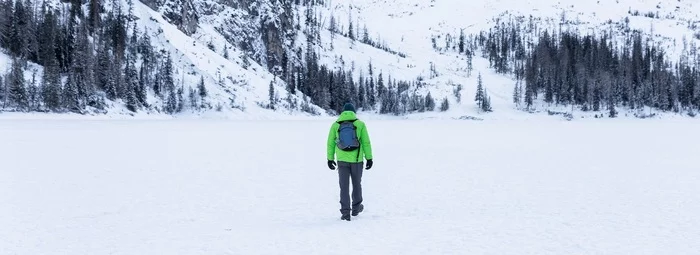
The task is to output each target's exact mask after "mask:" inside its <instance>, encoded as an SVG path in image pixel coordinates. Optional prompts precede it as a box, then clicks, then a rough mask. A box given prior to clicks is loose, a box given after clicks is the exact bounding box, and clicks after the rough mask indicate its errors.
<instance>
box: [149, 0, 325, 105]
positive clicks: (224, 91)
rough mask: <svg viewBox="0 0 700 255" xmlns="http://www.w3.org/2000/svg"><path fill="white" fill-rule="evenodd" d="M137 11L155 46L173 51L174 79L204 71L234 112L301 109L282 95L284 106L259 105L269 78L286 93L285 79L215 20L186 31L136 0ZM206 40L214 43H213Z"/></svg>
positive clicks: (188, 81) (191, 81)
mask: <svg viewBox="0 0 700 255" xmlns="http://www.w3.org/2000/svg"><path fill="white" fill-rule="evenodd" d="M135 15H136V16H138V17H139V20H138V21H137V23H138V24H139V25H140V26H141V29H142V31H143V30H145V29H148V31H152V36H153V37H154V38H155V39H154V43H155V44H156V46H157V48H161V49H164V50H166V51H170V52H171V54H172V56H173V59H174V65H175V69H176V70H177V71H175V75H174V76H175V77H174V78H175V80H176V81H183V82H182V83H183V84H184V85H185V86H188V85H189V86H196V84H197V83H198V82H199V79H200V76H204V78H205V83H206V85H207V88H208V90H209V91H210V93H211V94H212V99H211V100H212V103H213V104H214V106H215V107H218V106H219V105H221V106H222V107H221V109H224V110H223V111H226V112H229V113H230V114H233V115H236V114H241V113H242V114H245V115H252V116H256V117H259V118H270V117H279V115H284V114H289V113H291V112H296V113H294V114H303V113H300V112H299V111H294V110H293V109H290V108H292V107H290V106H289V105H287V101H285V100H281V101H280V104H282V107H279V108H281V109H289V110H288V111H281V112H273V111H269V110H267V109H265V108H264V107H261V105H267V104H268V102H269V99H268V98H269V97H268V95H269V85H270V83H272V84H274V87H275V91H277V95H278V97H280V98H282V99H284V98H286V97H287V95H286V94H285V93H286V92H285V83H284V82H283V81H281V80H280V79H279V78H278V77H275V75H273V74H272V73H270V72H269V71H268V70H267V67H264V66H261V65H260V64H258V63H257V62H255V61H253V60H250V59H246V58H248V57H247V54H245V53H243V51H242V50H241V49H240V48H239V47H233V46H232V45H230V44H228V43H227V40H226V39H225V38H224V36H223V35H222V34H221V33H219V32H218V31H216V29H215V27H214V25H212V24H208V23H207V22H204V21H200V23H199V24H198V26H197V29H196V32H194V33H193V34H192V35H191V36H188V35H187V34H186V33H185V32H183V31H182V30H181V29H178V26H176V25H173V24H171V23H169V22H168V21H167V20H166V19H165V16H164V15H161V13H159V12H157V11H155V10H153V9H151V8H150V7H148V6H146V5H145V4H143V3H140V2H137V3H136V5H135ZM208 44H211V45H213V49H211V48H209V45H208ZM224 47H226V49H224ZM224 51H228V58H224V53H223V52H224ZM291 100H294V101H297V102H298V103H301V102H302V101H303V97H302V96H301V95H300V94H298V95H291ZM213 110H216V109H213ZM318 111H319V112H321V111H320V109H319V110H318Z"/></svg>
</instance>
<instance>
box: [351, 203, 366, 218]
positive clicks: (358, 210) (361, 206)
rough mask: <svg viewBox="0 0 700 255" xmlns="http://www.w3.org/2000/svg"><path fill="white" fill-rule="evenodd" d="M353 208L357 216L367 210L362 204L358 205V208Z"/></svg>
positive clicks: (353, 213) (354, 214) (353, 212)
mask: <svg viewBox="0 0 700 255" xmlns="http://www.w3.org/2000/svg"><path fill="white" fill-rule="evenodd" d="M352 209H354V210H352V216H357V215H358V214H360V213H361V212H362V211H364V210H365V206H364V205H361V204H360V205H359V206H358V207H357V209H356V208H352Z"/></svg>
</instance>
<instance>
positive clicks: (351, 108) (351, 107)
mask: <svg viewBox="0 0 700 255" xmlns="http://www.w3.org/2000/svg"><path fill="white" fill-rule="evenodd" d="M343 111H344V112H346V111H351V112H355V106H354V105H352V104H351V103H346V104H345V106H343Z"/></svg>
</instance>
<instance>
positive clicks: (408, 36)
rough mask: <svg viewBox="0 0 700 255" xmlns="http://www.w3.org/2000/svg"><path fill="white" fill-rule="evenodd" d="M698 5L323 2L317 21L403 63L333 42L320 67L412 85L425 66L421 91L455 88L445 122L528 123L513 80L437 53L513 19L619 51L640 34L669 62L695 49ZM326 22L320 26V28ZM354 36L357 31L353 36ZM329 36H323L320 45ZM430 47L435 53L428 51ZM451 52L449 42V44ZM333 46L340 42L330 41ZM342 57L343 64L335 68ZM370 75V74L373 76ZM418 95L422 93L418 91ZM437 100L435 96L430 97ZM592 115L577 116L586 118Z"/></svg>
mask: <svg viewBox="0 0 700 255" xmlns="http://www.w3.org/2000/svg"><path fill="white" fill-rule="evenodd" d="M699 11H700V1H637V0H634V1H632V0H629V1H626V0H619V1H614V2H611V1H596V0H587V1H573V0H572V1H516V0H511V1H509V0H501V1H460V0H433V1H419V0H407V1H383V0H356V1H329V2H327V3H326V5H325V10H324V12H323V15H324V19H325V20H326V21H328V20H329V19H331V18H330V17H335V20H337V21H336V22H337V23H338V24H337V26H339V27H344V28H346V29H347V27H348V26H349V24H350V23H353V25H354V26H355V29H356V30H355V31H357V33H358V35H359V36H361V35H360V33H362V32H363V31H361V29H362V28H363V27H365V26H366V27H367V29H368V30H369V36H370V37H371V38H373V39H375V40H379V41H381V42H382V43H385V44H387V45H389V47H390V48H392V49H393V50H395V51H398V52H402V53H405V55H406V57H405V58H403V57H399V56H397V55H395V54H388V53H386V52H384V51H381V50H377V49H374V48H371V47H367V46H366V45H353V46H351V45H349V44H350V43H348V41H347V40H343V39H340V40H337V41H335V43H334V45H333V49H332V50H331V49H330V48H331V46H330V43H326V46H325V47H324V48H325V49H327V50H326V53H325V54H324V56H325V57H326V61H327V62H328V63H333V62H335V63H340V64H341V65H343V64H344V65H349V63H352V64H354V65H356V66H359V68H361V69H362V68H364V71H365V73H366V72H367V70H366V68H367V63H369V62H370V61H372V64H373V65H374V67H375V68H376V69H377V70H383V71H384V72H385V73H390V74H391V75H392V76H393V77H394V78H397V79H406V80H413V79H416V78H417V77H421V78H426V77H429V75H430V73H431V71H430V69H431V65H432V64H434V67H435V68H436V69H437V73H438V77H436V78H433V79H427V80H425V82H426V83H427V84H429V86H428V88H427V89H428V90H430V91H432V93H433V95H434V96H435V97H436V98H441V97H448V98H449V99H450V102H451V103H453V105H454V104H455V103H456V102H455V98H454V96H451V94H452V92H453V90H454V85H455V84H462V85H463V86H464V92H463V93H462V98H464V99H466V100H464V101H463V102H462V103H461V104H456V105H458V107H455V108H454V109H453V110H451V111H450V112H449V114H447V116H452V117H457V116H463V115H480V117H484V118H528V117H527V116H524V115H522V114H520V113H521V111H518V110H516V105H515V104H514V103H513V102H512V97H513V90H514V85H515V84H516V81H515V79H514V78H513V77H512V76H504V75H501V74H497V73H496V72H494V70H493V69H492V68H489V64H488V62H487V60H486V59H484V58H479V57H478V56H479V55H480V54H477V56H476V58H475V59H474V63H473V69H474V70H473V71H472V72H468V71H466V70H468V66H467V61H466V58H465V56H464V55H463V54H458V53H455V52H451V51H448V50H445V43H446V42H447V40H448V39H447V38H446V37H445V34H451V35H453V36H456V35H459V34H460V31H463V32H464V34H467V35H469V34H474V35H476V34H479V33H480V32H484V31H489V30H490V29H492V28H493V27H494V26H496V25H498V23H497V21H501V22H502V21H509V20H517V19H521V20H522V21H524V22H523V24H522V25H524V26H526V25H527V24H528V23H534V24H535V25H536V26H539V27H538V29H539V31H538V32H539V33H541V32H542V31H544V30H549V31H550V33H556V32H557V31H562V30H566V31H572V32H574V33H576V34H582V35H610V36H612V37H613V38H617V42H616V44H617V45H618V46H621V45H624V44H625V41H624V38H623V34H625V33H628V32H629V31H630V30H639V31H642V33H644V36H645V39H650V42H651V44H652V45H658V46H659V47H660V48H661V49H663V51H664V52H665V53H667V56H668V59H670V60H671V61H677V60H678V58H679V57H680V56H681V55H683V54H686V55H687V54H688V51H690V50H691V47H692V44H694V43H698V42H700V41H699V40H700V27H698V26H697V23H698V22H700V16H698V15H700V12H699ZM326 23H328V22H326ZM358 30H359V31H358ZM527 36H529V38H530V40H531V41H530V43H534V42H535V41H536V40H537V35H536V34H531V35H527ZM329 37H330V35H329V34H328V33H327V34H326V38H325V41H326V42H328V41H330V39H328V38H329ZM432 40H435V41H436V44H437V47H438V49H437V50H436V49H435V48H434V47H433V45H431V44H432ZM451 40H453V41H452V43H451V46H450V47H454V46H455V44H456V41H457V38H456V37H453V38H451ZM338 41H340V42H338ZM339 58H342V59H343V61H338V59H339ZM376 72H377V71H375V73H376ZM475 73H482V74H483V75H484V82H485V84H486V85H487V91H489V92H490V95H491V96H492V99H493V102H492V104H493V105H494V106H493V108H494V109H497V110H496V111H495V112H494V113H490V114H488V115H483V114H480V111H478V109H477V107H476V106H475V104H474V102H473V101H472V99H473V98H474V93H475V91H476V84H477V80H476V75H473V74H475ZM423 93H426V92H423ZM436 95H437V96H436ZM541 108H543V109H545V108H546V109H553V110H560V111H568V110H567V108H566V107H557V106H542V107H541ZM594 114H597V113H589V114H585V113H579V115H580V116H589V117H592V116H593V115H594Z"/></svg>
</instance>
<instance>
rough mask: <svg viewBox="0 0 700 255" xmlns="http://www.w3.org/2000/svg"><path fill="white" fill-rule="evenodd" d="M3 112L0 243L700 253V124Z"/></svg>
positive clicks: (99, 247)
mask: <svg viewBox="0 0 700 255" xmlns="http://www.w3.org/2000/svg"><path fill="white" fill-rule="evenodd" d="M367 124H368V128H369V132H370V136H371V138H372V141H373V146H374V154H375V159H376V162H375V167H374V168H373V169H371V170H369V171H367V172H365V174H364V180H363V183H364V192H365V206H366V210H365V212H364V213H362V214H361V215H360V216H359V217H355V218H353V221H352V222H345V221H341V220H340V219H339V216H340V215H339V212H338V207H339V204H338V197H337V194H338V187H337V174H336V172H335V171H331V170H329V169H327V168H326V162H325V139H326V135H327V132H328V128H329V126H330V122H329V121H321V120H310V121H220V120H219V121H217V120H208V121H206V120H199V121H188V120H149V121H139V120H129V121H119V120H92V121H90V120H72V121H65V120H11V121H9V120H1V121H0V155H2V157H1V159H0V226H2V227H0V247H2V248H0V254H694V253H696V252H697V251H699V250H700V242H698V240H700V217H698V215H700V192H699V191H700V188H698V183H700V171H698V167H697V155H700V147H698V146H696V145H697V144H700V134H698V133H697V130H698V128H700V123H698V122H693V121H692V120H664V121H658V120H631V119H626V120H615V121H612V120H590V121H585V122H583V121H578V122H577V121H572V122H564V121H559V120H549V121H547V120H543V121H539V122H533V121H517V120H510V121H505V120H504V121H483V122H479V121H437V120H434V121H427V120H423V121H406V120H403V121H400V120H393V121H392V120H383V121H380V120H376V121H373V120H370V121H368V123H367Z"/></svg>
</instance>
